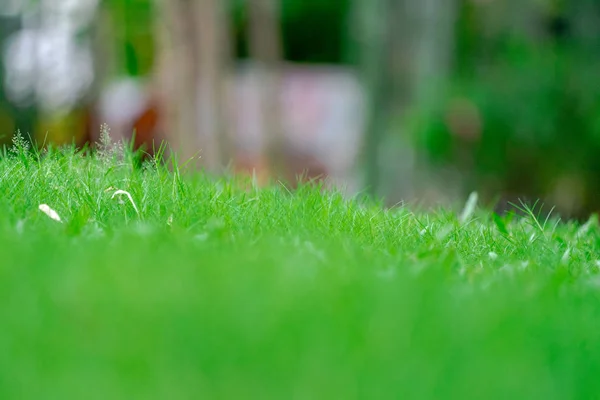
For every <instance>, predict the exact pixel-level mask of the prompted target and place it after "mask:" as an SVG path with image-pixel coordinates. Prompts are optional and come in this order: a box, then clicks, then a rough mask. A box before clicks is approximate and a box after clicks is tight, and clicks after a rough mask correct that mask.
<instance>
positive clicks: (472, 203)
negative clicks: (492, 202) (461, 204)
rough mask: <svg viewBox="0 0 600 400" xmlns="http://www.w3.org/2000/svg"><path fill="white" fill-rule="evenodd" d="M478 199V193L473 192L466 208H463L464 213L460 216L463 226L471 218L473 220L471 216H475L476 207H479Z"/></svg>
mask: <svg viewBox="0 0 600 400" xmlns="http://www.w3.org/2000/svg"><path fill="white" fill-rule="evenodd" d="M478 198H479V196H478V194H477V192H472V193H471V194H470V195H469V198H468V199H467V202H466V203H465V208H463V211H462V213H461V214H460V218H459V221H460V223H461V224H464V223H465V222H467V220H468V219H469V218H471V216H473V213H474V212H475V207H477V200H478Z"/></svg>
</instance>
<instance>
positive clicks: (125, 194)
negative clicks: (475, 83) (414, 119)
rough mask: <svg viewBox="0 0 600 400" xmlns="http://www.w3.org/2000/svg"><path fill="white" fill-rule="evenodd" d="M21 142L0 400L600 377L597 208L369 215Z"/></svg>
mask: <svg viewBox="0 0 600 400" xmlns="http://www.w3.org/2000/svg"><path fill="white" fill-rule="evenodd" d="M24 146H25V145H24V144H23V143H22V142H19V141H17V143H16V145H15V147H14V148H13V149H12V150H11V151H10V152H8V153H6V154H5V155H4V156H3V157H1V158H0V207H1V211H0V249H1V250H0V256H1V259H0V260H1V261H0V264H1V267H0V299H1V300H0V321H1V324H0V398H2V399H355V398H364V399H380V398H389V399H432V398H435V399H441V398H447V399H507V398H512V399H552V398H556V399H570V398H593V397H598V394H599V393H600V379H599V376H600V275H599V274H598V271H600V252H599V250H600V236H599V229H600V228H599V226H598V223H597V219H595V218H594V217H593V218H591V219H590V220H589V222H588V223H586V224H577V223H574V222H568V221H565V222H559V221H557V220H554V219H552V218H550V219H549V220H545V219H540V218H538V217H536V212H535V209H532V208H529V209H528V210H529V215H526V216H524V217H511V216H510V215H509V216H507V217H502V218H500V217H497V216H494V215H493V214H491V213H489V212H487V211H486V210H480V209H478V208H477V207H474V204H473V203H468V204H467V205H466V207H465V210H464V211H463V213H462V214H461V213H460V212H450V211H443V210H438V211H428V212H425V211H418V210H417V209H411V207H396V208H393V209H383V208H381V207H379V206H378V205H377V204H374V203H371V202H368V201H365V200H360V199H354V200H352V199H345V198H344V197H343V196H342V195H340V194H338V193H335V192H325V191H322V190H319V188H316V187H314V186H311V185H304V186H301V187H300V188H299V189H298V190H297V191H294V192H291V191H288V190H287V189H286V188H285V186H284V185H281V184H275V185H273V186H271V187H269V188H257V187H255V186H253V185H252V182H251V181H243V180H242V179H240V178H236V179H234V178H223V179H211V178H209V177H207V176H204V175H202V174H199V173H195V174H194V173H186V172H185V168H184V167H181V168H180V167H178V166H177V164H176V163H167V165H162V164H160V163H158V164H156V163H148V164H147V165H145V167H144V168H136V167H134V164H135V163H134V162H133V161H132V155H131V154H130V153H129V152H127V151H125V152H124V153H121V152H119V151H116V152H111V151H104V152H102V153H101V154H99V155H97V156H83V155H81V154H78V153H76V152H75V151H73V150H72V149H62V150H49V151H47V152H44V153H42V154H39V153H34V154H29V153H27V152H26V151H25V150H26V149H25V148H24ZM129 196H131V199H130V198H129ZM42 204H46V205H48V207H50V208H51V209H52V210H54V211H55V212H56V213H57V215H58V216H59V217H60V222H59V221H56V220H55V219H53V218H51V216H49V215H47V213H50V211H49V210H46V212H47V213H44V212H43V211H42V210H41V209H40V205H42ZM459 211H460V210H459ZM526 211H527V210H526ZM526 214H527V213H526ZM55 218H58V217H57V216H55Z"/></svg>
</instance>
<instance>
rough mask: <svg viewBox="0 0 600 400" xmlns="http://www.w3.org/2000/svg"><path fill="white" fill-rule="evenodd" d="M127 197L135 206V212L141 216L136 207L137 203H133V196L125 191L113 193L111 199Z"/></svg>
mask: <svg viewBox="0 0 600 400" xmlns="http://www.w3.org/2000/svg"><path fill="white" fill-rule="evenodd" d="M123 194H124V195H125V196H127V198H128V199H129V202H130V203H131V205H132V206H133V209H134V210H135V212H136V213H137V214H138V215H140V211H139V210H138V208H137V206H136V205H135V202H134V201H133V198H132V197H131V194H130V193H129V192H127V191H125V190H117V191H115V192H114V193H113V195H112V197H111V199H114V198H115V196H117V195H123Z"/></svg>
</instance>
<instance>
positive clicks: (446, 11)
mask: <svg viewBox="0 0 600 400" xmlns="http://www.w3.org/2000/svg"><path fill="white" fill-rule="evenodd" d="M456 1H457V0H372V1H360V0H355V6H354V17H355V21H354V23H355V24H358V26H359V31H358V39H359V43H360V44H359V45H360V47H361V49H362V51H361V54H362V56H361V60H362V61H361V69H362V73H363V75H364V76H363V77H364V81H365V82H366V83H367V92H368V100H369V101H368V103H369V112H368V115H369V116H368V122H367V126H366V133H365V139H364V145H363V163H364V168H365V174H366V175H365V184H366V186H367V188H368V191H369V192H370V193H371V194H373V195H378V194H380V192H381V191H382V189H384V188H385V186H388V187H390V188H391V189H392V191H394V190H395V188H394V186H395V185H397V184H398V182H399V178H398V175H399V174H398V171H396V170H395V168H394V167H393V165H388V164H387V162H388V160H384V159H382V147H386V148H387V150H388V153H390V152H393V154H395V156H392V157H391V158H392V161H391V162H394V161H396V162H397V161H398V159H402V158H405V157H398V155H399V154H400V153H398V151H401V152H402V151H404V150H407V151H408V147H409V144H408V138H406V137H401V138H395V139H397V140H393V142H395V143H398V145H399V146H400V147H402V148H401V149H395V148H393V149H391V148H389V147H390V146H388V144H390V143H392V142H390V140H391V139H392V138H391V137H390V133H391V131H392V130H393V131H398V132H400V133H401V132H402V131H401V129H400V128H401V126H402V124H403V119H402V117H403V114H404V113H405V112H406V111H407V109H408V107H411V106H413V105H415V104H416V105H419V104H421V103H424V102H426V101H428V99H429V98H430V96H432V95H435V93H436V90H437V89H439V88H441V86H440V84H441V83H443V82H444V81H445V79H446V77H447V76H448V74H449V72H450V69H451V64H452V52H453V45H454V43H453V29H454V20H455V12H456V7H457V4H456ZM403 136H406V134H403ZM393 159H396V160H393ZM383 163H386V169H388V170H390V171H391V172H390V173H389V174H388V175H389V178H386V179H384V178H383V176H382V164H383ZM402 168H403V169H405V171H401V172H400V175H410V174H411V173H412V171H411V170H406V169H410V168H412V167H411V166H407V165H404V166H403V167H402ZM392 169H393V170H392ZM401 179H404V180H406V178H401ZM395 191H398V190H397V189H396V190H395Z"/></svg>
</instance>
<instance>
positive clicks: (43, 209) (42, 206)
mask: <svg viewBox="0 0 600 400" xmlns="http://www.w3.org/2000/svg"><path fill="white" fill-rule="evenodd" d="M38 208H39V210H40V211H41V212H43V213H44V214H46V215H47V216H48V217H49V218H50V219H53V220H54V221H56V222H60V223H61V224H62V220H61V219H60V215H58V213H57V212H56V211H54V210H53V209H52V208H51V207H50V206H49V205H48V204H40V205H39V206H38Z"/></svg>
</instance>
